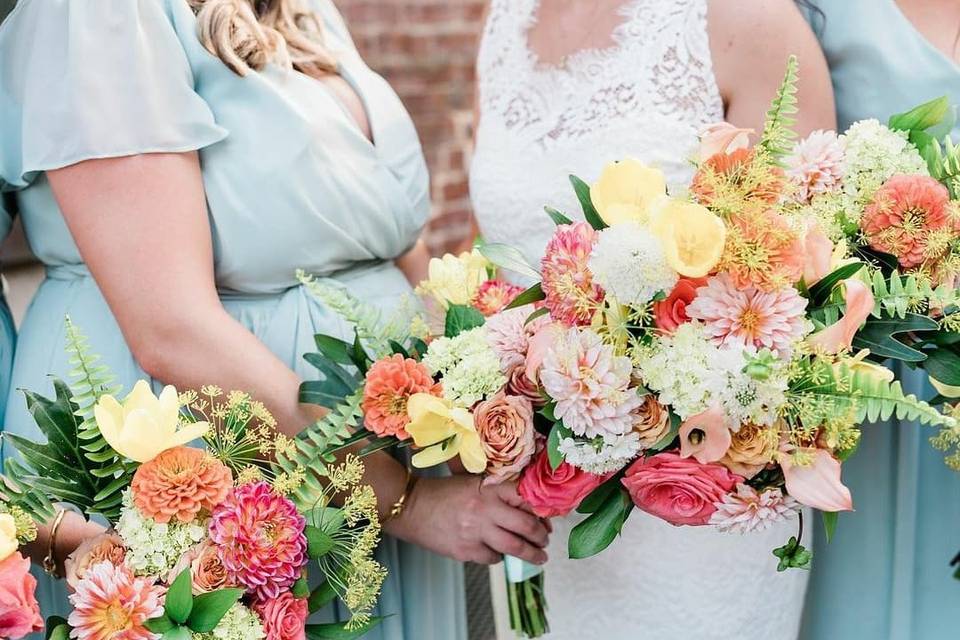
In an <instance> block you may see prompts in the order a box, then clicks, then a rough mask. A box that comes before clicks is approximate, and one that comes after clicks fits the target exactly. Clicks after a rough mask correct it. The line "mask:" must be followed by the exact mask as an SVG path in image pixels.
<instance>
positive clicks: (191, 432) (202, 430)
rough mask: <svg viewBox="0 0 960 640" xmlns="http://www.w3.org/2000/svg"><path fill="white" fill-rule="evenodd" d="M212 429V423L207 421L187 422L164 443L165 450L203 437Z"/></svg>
mask: <svg viewBox="0 0 960 640" xmlns="http://www.w3.org/2000/svg"><path fill="white" fill-rule="evenodd" d="M209 430H210V424H209V423H207V422H193V423H190V424H186V425H184V426H183V427H181V428H180V429H178V430H177V432H176V433H175V434H173V436H172V437H170V438H168V439H167V441H166V442H165V443H164V444H165V445H166V446H165V447H164V448H163V450H164V451H166V450H167V449H172V448H173V447H179V446H182V445H185V444H187V443H188V442H191V441H193V440H196V439H197V438H202V437H203V436H204V435H206V433H207V431H209Z"/></svg>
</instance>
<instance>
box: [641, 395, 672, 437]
mask: <svg viewBox="0 0 960 640" xmlns="http://www.w3.org/2000/svg"><path fill="white" fill-rule="evenodd" d="M633 416H634V420H635V421H634V423H633V430H634V431H635V432H637V433H638V434H640V444H641V445H643V448H644V449H649V448H650V447H652V446H653V445H655V444H657V443H658V442H660V440H661V439H662V438H663V437H664V436H665V435H667V432H668V431H670V412H669V411H668V410H667V408H666V407H664V406H663V405H662V404H660V403H659V402H657V398H656V396H654V395H653V394H652V393H651V394H647V395H646V396H644V397H643V404H641V405H640V406H639V407H637V408H636V409H635V410H634V412H633Z"/></svg>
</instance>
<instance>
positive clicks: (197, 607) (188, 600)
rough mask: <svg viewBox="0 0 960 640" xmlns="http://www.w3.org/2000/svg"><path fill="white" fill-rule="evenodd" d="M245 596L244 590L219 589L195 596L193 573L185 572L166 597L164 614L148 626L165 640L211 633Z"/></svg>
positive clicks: (172, 585)
mask: <svg viewBox="0 0 960 640" xmlns="http://www.w3.org/2000/svg"><path fill="white" fill-rule="evenodd" d="M242 595H243V589H218V590H216V591H210V592H209V593H203V594H200V595H197V596H195V595H193V589H192V584H191V577H190V570H189V569H184V570H183V571H182V572H180V574H179V575H178V576H177V577H176V579H175V580H174V581H173V584H171V585H170V588H169V589H168V590H167V594H166V596H165V597H164V604H163V614H161V615H160V616H158V617H156V618H151V619H150V620H147V621H146V623H145V625H144V626H146V627H147V629H148V630H150V631H152V632H153V633H157V634H161V635H162V637H163V638H172V639H174V640H176V639H178V638H186V639H188V640H189V638H191V637H193V636H192V634H193V633H210V632H211V631H213V630H214V628H216V626H217V625H218V624H219V623H220V621H221V620H222V619H223V616H225V615H226V613H227V611H229V610H230V607H232V606H233V605H234V604H236V602H237V601H238V600H239V599H240V596H242Z"/></svg>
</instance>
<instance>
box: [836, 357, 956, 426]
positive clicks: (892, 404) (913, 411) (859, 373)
mask: <svg viewBox="0 0 960 640" xmlns="http://www.w3.org/2000/svg"><path fill="white" fill-rule="evenodd" d="M851 388H852V391H853V394H854V397H855V399H856V407H857V420H860V421H869V422H876V421H878V420H888V419H889V418H890V417H891V416H893V417H896V418H897V419H898V420H910V421H916V422H918V423H920V424H927V425H933V426H939V425H949V424H952V423H953V422H954V419H953V418H951V417H949V416H946V415H944V414H942V413H940V412H939V411H937V410H936V409H935V408H934V407H932V406H930V405H929V404H927V403H926V402H924V401H923V400H920V399H918V398H917V397H916V396H915V395H913V394H912V393H909V394H905V393H904V392H903V387H902V386H901V385H900V381H899V380H894V381H892V382H887V381H886V380H883V379H882V378H880V377H878V376H876V375H873V374H872V373H870V372H867V371H863V370H859V369H858V370H855V371H854V372H853V375H852V377H851Z"/></svg>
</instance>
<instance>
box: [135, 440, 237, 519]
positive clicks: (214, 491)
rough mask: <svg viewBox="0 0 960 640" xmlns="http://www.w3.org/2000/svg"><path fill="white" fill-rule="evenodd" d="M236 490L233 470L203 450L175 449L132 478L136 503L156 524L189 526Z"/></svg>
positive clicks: (155, 459)
mask: <svg viewBox="0 0 960 640" xmlns="http://www.w3.org/2000/svg"><path fill="white" fill-rule="evenodd" d="M232 486H233V476H232V474H231V473H230V469H229V468H227V466H226V465H224V464H223V463H222V462H220V461H219V460H216V459H215V458H213V457H212V456H210V455H209V454H208V453H207V452H206V451H203V450H202V449H195V448H192V447H174V448H173V449H167V450H166V451H164V452H163V453H161V454H160V455H158V456H157V457H156V458H154V459H153V460H151V461H150V462H146V463H144V464H142V465H140V468H139V469H137V472H136V473H135V474H134V475H133V482H132V483H131V489H132V491H133V503H134V505H136V507H137V509H139V510H140V512H141V513H142V514H143V515H145V516H147V517H150V518H153V519H154V520H156V521H157V522H162V523H163V522H170V521H171V520H173V519H177V520H179V521H180V522H190V521H191V520H193V519H194V518H195V517H197V514H199V513H200V512H201V511H203V510H205V511H211V510H212V509H213V507H214V506H216V505H217V504H218V503H220V502H222V501H223V499H224V498H226V497H227V494H228V493H230V489H231V487H232Z"/></svg>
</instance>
